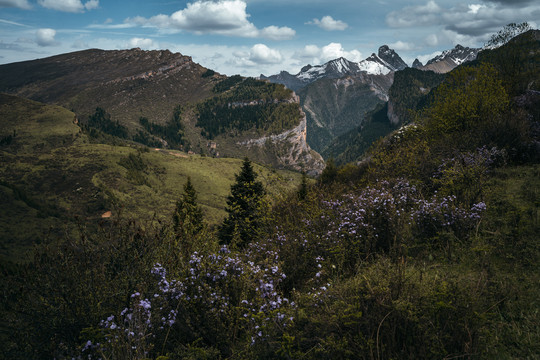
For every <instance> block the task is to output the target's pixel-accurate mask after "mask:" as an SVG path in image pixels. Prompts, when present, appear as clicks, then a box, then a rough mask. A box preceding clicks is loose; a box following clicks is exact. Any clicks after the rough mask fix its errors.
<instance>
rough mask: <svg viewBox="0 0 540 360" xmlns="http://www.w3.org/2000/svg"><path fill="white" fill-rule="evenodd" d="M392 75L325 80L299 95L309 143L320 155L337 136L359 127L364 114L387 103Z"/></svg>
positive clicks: (312, 85)
mask: <svg viewBox="0 0 540 360" xmlns="http://www.w3.org/2000/svg"><path fill="white" fill-rule="evenodd" d="M392 78H393V73H390V74H388V75H369V74H366V73H359V74H357V75H355V76H348V77H344V78H341V79H322V80H319V81H316V82H314V83H312V84H310V85H309V86H306V87H305V88H304V89H302V90H301V91H300V92H299V93H298V95H299V96H300V99H301V104H302V108H303V109H304V112H305V113H306V115H307V121H308V122H307V124H308V125H307V126H308V127H307V141H308V143H309V144H310V146H311V147H312V148H313V149H315V150H316V151H318V152H320V151H322V150H323V149H325V148H326V147H327V146H328V145H329V143H330V142H331V141H332V140H333V139H334V138H335V137H337V136H340V135H342V134H344V133H346V132H347V131H349V130H351V129H353V128H356V127H358V126H360V125H361V124H362V123H363V121H364V118H365V114H366V113H367V112H369V111H370V110H372V109H373V108H374V107H375V106H376V105H377V104H381V103H383V102H385V101H386V100H387V97H386V94H387V93H388V88H389V87H390V85H391V84H392Z"/></svg>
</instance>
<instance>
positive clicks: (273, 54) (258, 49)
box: [249, 44, 283, 64]
mask: <svg viewBox="0 0 540 360" xmlns="http://www.w3.org/2000/svg"><path fill="white" fill-rule="evenodd" d="M249 60H251V61H253V62H254V63H257V64H279V63H281V61H282V60H283V58H282V56H281V53H280V52H279V51H278V50H274V49H270V48H269V47H268V46H266V45H264V44H256V45H254V46H253V47H252V48H251V51H250V52H249Z"/></svg>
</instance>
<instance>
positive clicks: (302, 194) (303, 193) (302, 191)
mask: <svg viewBox="0 0 540 360" xmlns="http://www.w3.org/2000/svg"><path fill="white" fill-rule="evenodd" d="M307 193H308V187H307V176H306V172H305V171H304V170H302V182H301V183H300V188H299V189H298V199H299V200H300V201H302V200H305V199H306V197H307Z"/></svg>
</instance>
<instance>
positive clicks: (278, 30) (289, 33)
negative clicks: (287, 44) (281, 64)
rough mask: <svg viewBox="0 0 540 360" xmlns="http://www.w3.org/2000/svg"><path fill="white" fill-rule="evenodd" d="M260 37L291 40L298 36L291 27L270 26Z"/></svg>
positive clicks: (261, 32)
mask: <svg viewBox="0 0 540 360" xmlns="http://www.w3.org/2000/svg"><path fill="white" fill-rule="evenodd" d="M259 35H260V37H264V38H267V39H270V40H289V39H292V38H293V37H294V36H295V35H296V31H294V30H293V29H291V28H289V27H286V26H284V27H277V26H274V25H272V26H268V27H265V28H264V29H262V30H261V31H260V32H259Z"/></svg>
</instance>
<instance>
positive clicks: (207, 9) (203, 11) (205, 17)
mask: <svg viewBox="0 0 540 360" xmlns="http://www.w3.org/2000/svg"><path fill="white" fill-rule="evenodd" d="M246 7H247V4H246V2H245V1H244V0H219V1H209V0H199V1H196V2H193V3H188V4H187V7H186V8H185V9H182V10H179V11H176V12H175V13H173V14H171V15H164V14H159V15H156V16H152V17H150V18H144V17H142V16H137V17H134V18H129V19H126V21H125V23H128V24H135V25H139V26H144V27H156V28H158V29H160V30H162V31H168V32H170V31H181V30H185V31H191V32H194V33H197V34H208V33H211V34H220V35H229V36H240V37H250V38H256V37H266V38H269V39H272V40H286V39H290V38H292V37H293V36H294V35H295V34H296V32H295V31H294V30H293V29H291V28H289V27H277V26H268V27H265V28H264V29H257V27H256V26H255V25H253V24H252V23H251V22H250V21H249V20H248V18H249V16H250V15H249V14H248V13H247V12H246Z"/></svg>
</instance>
